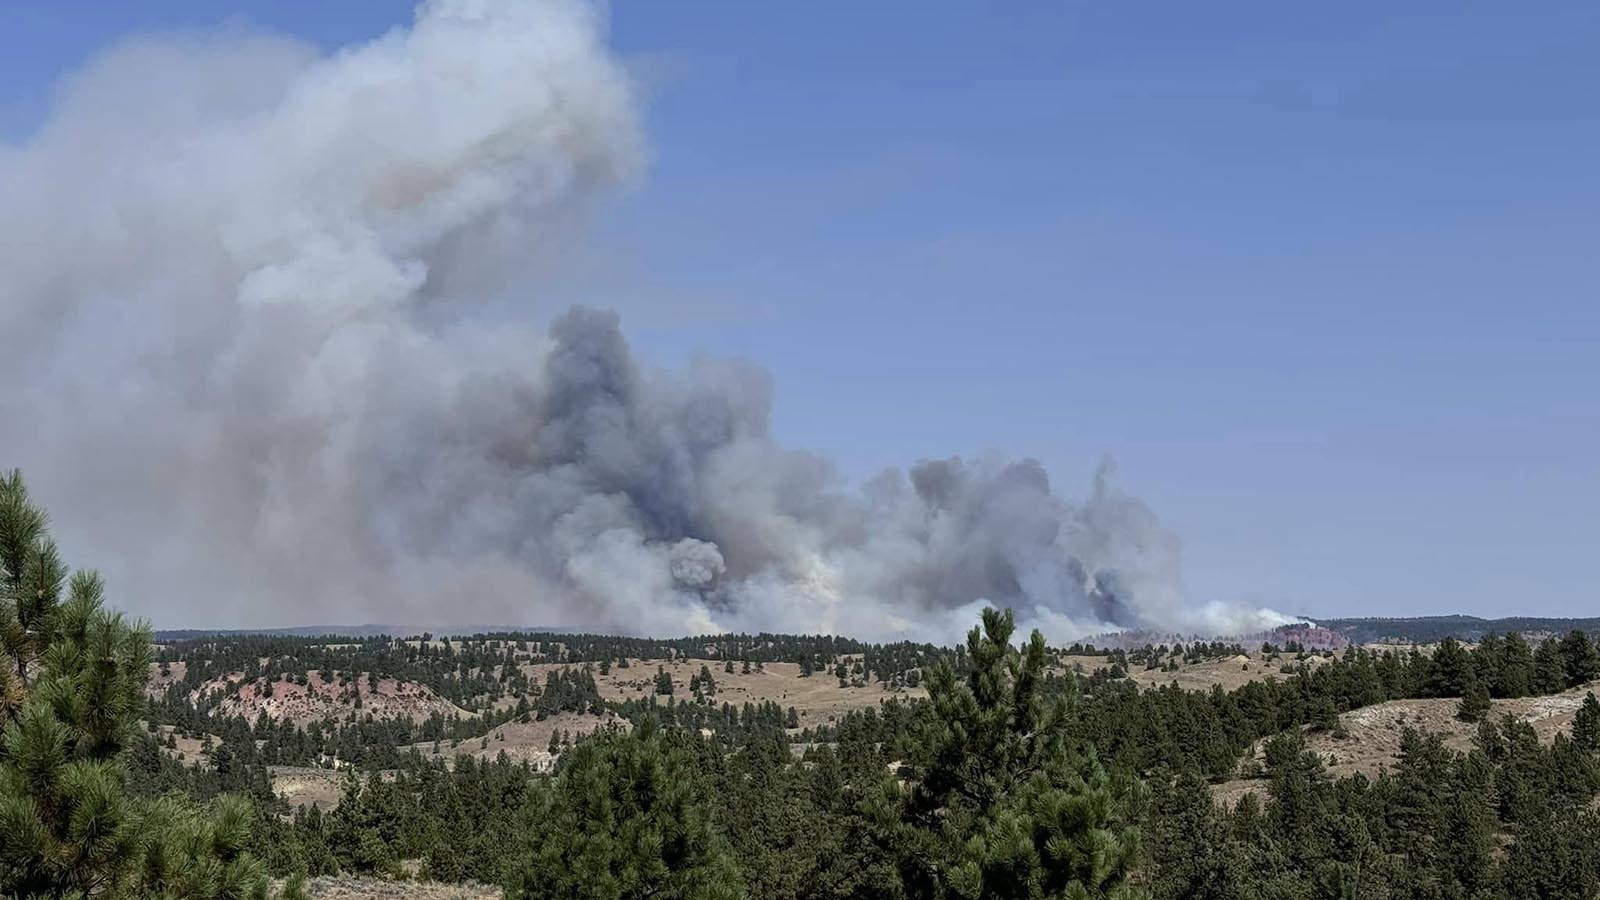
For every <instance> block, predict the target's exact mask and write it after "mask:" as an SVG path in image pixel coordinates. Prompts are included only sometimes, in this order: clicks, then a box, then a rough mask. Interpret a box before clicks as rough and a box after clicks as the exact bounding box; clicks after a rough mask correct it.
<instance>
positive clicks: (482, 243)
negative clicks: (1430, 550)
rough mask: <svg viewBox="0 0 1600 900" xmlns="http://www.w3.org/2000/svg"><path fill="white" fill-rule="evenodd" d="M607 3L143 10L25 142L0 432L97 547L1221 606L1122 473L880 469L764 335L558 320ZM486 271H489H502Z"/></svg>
mask: <svg viewBox="0 0 1600 900" xmlns="http://www.w3.org/2000/svg"><path fill="white" fill-rule="evenodd" d="M604 24H605V23H604V22H603V20H602V17H601V16H600V15H599V13H598V12H597V11H596V10H595V9H594V8H592V7H590V6H586V5H582V4H580V3H578V2H557V0H547V2H537V3H530V2H510V0H507V2H491V0H429V2H426V3H424V4H423V5H422V6H421V7H419V9H418V11H417V15H416V20H415V22H414V24H413V25H412V26H411V27H410V28H408V29H402V30H396V31H394V32H392V33H390V34H387V35H385V36H383V37H380V38H378V39H376V40H374V41H372V42H370V43H367V44H364V45H361V46H355V47H350V48H347V49H345V50H343V51H342V52H339V53H336V54H333V55H322V54H319V53H318V52H316V51H315V50H314V49H313V48H311V47H308V46H306V45H303V44H301V43H299V42H296V41H293V40H289V39H284V38H279V37H267V36H259V35H240V34H233V35H227V36H209V37H196V36H187V37H180V38H168V39H146V40H141V41H136V42H132V43H127V44H124V45H122V46H120V47H119V48H117V49H115V50H114V51H112V52H109V53H107V54H105V55H103V56H102V57H100V58H99V59H97V60H96V61H95V62H93V63H92V64H91V65H89V66H87V67H86V68H85V69H84V70H83V71H80V72H78V73H76V74H75V75H73V76H72V77H71V78H70V79H69V80H68V81H66V82H65V83H64V84H63V85H62V87H61V91H60V95H59V98H58V102H57V104H56V106H55V108H54V111H53V114H52V116H51V117H50V119H49V120H48V121H47V122H46V123H45V124H44V125H43V126H42V127H41V128H40V129H39V130H38V131H37V133H35V134H34V135H33V136H31V137H30V138H28V139H27V140H26V141H24V142H23V143H21V144H18V145H15V146H4V147H0V196H4V197H5V198H6V200H5V202H4V204H3V206H0V271H3V272H4V278H3V281H0V377H3V378H4V383H5V384H6V390H5V391H4V392H3V395H0V421H3V422H4V425H3V426H0V428H3V433H0V447H3V450H4V455H5V457H7V458H8V459H7V460H5V461H6V462H7V463H10V462H12V461H15V463H16V464H19V465H21V466H22V467H23V468H24V469H25V472H26V474H27V475H28V477H29V478H30V480H31V482H32V483H33V484H34V487H35V490H36V492H37V493H38V494H39V496H40V497H41V498H42V499H43V500H44V501H45V502H46V503H47V504H48V505H49V506H50V507H51V509H52V511H53V512H54V513H55V515H56V518H57V531H58V533H59V534H60V535H61V536H62V537H63V538H64V543H66V545H67V546H66V550H67V551H68V553H69V555H70V557H71V558H72V559H74V560H75V561H77V562H81V563H88V564H94V565H98V566H100V567H102V568H103V569H105V570H107V575H108V577H109V578H110V579H111V584H112V585H113V586H114V588H115V589H116V592H117V594H118V595H119V599H118V602H119V603H120V604H121V605H123V606H126V607H129V608H132V609H134V610H136V611H139V612H141V613H144V614H147V615H151V616H154V617H155V618H156V619H157V621H158V622H159V623H161V624H171V625H184V624H197V625H198V624H206V625H218V624H231V623H250V624H287V623H303V622H330V621H351V620H357V619H366V620H372V619H376V620H381V621H391V622H418V621H428V622H438V621H456V622H513V623H543V624H559V625H568V626H587V627H593V628H597V629H607V630H620V631H626V632H635V633H639V632H649V633H685V632H700V631H716V630H724V629H748V630H754V629H774V630H785V631H806V632H816V631H832V632H839V633H847V634H853V635H861V636H868V637H895V636H902V635H904V636H914V637H931V638H937V639H941V640H942V639H948V638H950V637H952V636H954V635H955V634H956V633H958V629H961V628H964V627H965V626H966V624H967V623H969V622H970V621H971V618H972V610H973V608H974V607H975V606H978V605H980V604H982V603H985V602H988V603H995V604H1007V605H1011V606H1013V607H1015V608H1017V610H1018V612H1019V615H1020V616H1021V617H1022V618H1023V619H1025V620H1028V621H1031V622H1033V623H1037V624H1040V625H1043V626H1045V627H1046V628H1047V629H1048V631H1049V632H1050V633H1051V634H1052V635H1055V636H1070V635H1073V634H1078V633H1086V632H1094V631H1102V630H1105V629H1107V628H1117V627H1125V626H1140V625H1149V626H1159V627H1165V628H1175V629H1184V630H1196V629H1204V630H1214V629H1216V628H1219V627H1223V626H1224V625H1227V626H1233V625H1240V626H1255V625H1259V624H1262V623H1263V622H1265V623H1270V621H1271V620H1272V615H1271V614H1270V613H1265V612H1262V613H1259V614H1255V613H1250V614H1247V615H1245V616H1244V618H1246V619H1250V620H1252V621H1244V622H1235V621H1234V620H1235V619H1236V618H1238V616H1239V611H1237V610H1231V609H1227V608H1221V607H1209V608H1203V609H1195V608H1190V607H1186V606H1185V605H1184V604H1183V602H1182V598H1181V593H1180V588H1179V547H1178V542H1177V541H1176V540H1175V539H1174V538H1173V537H1172V536H1171V535H1169V534H1168V533H1167V532H1165V531H1164V530H1163V529H1162V528H1161V526H1160V524H1159V523H1158V521H1157V520H1156V517H1155V516H1154V515H1153V514H1152V513H1151V512H1150V510H1149V509H1147V508H1146V507H1145V505H1144V504H1142V503H1140V502H1139V501H1138V500H1136V499H1133V498H1131V497H1128V496H1125V495H1124V494H1122V493H1119V492H1118V491H1117V490H1116V489H1115V488H1114V487H1113V486H1112V485H1111V483H1110V481H1109V479H1108V478H1107V477H1106V475H1105V473H1102V474H1101V476H1099V477H1098V478H1097V479H1096V480H1095V482H1094V484H1093V486H1092V489H1091V491H1090V492H1089V495H1088V497H1087V499H1086V500H1084V501H1083V502H1081V503H1072V502H1069V501H1067V500H1066V499H1063V497H1062V496H1061V495H1059V494H1058V493H1056V491H1055V489H1054V487H1053V486H1052V484H1051V481H1050V478H1049V476H1048V475H1047V474H1046V473H1045V471H1044V469H1043V468H1042V467H1041V466H1040V465H1039V464H1038V463H1036V462H1034V461H1032V460H1006V459H999V458H990V457H979V458H973V459H960V458H950V459H943V460H931V461H924V462H919V463H917V464H916V465H914V466H912V467H910V469H909V470H908V471H904V472H901V471H889V472H885V473H883V474H882V475H880V476H878V477H876V478H874V479H871V480H870V481H869V482H868V483H866V484H864V485H860V486H851V485H849V484H846V483H844V482H843V480H842V479H841V478H840V476H839V475H838V474H837V473H836V471H835V470H834V468H833V467H832V466H831V465H830V464H829V462H828V461H827V460H826V459H824V458H822V457H819V456H816V455H813V454H810V453H806V452H799V451H795V450H789V449H785V448H783V447H780V446H778V445H777V444H776V443H775V442H774V441H773V440H772V439H771V437H770V435H769V432H768V418H769V412H770V407H771V402H772V386H771V384H770V381H769V379H768V377H767V375H766V374H765V373H764V372H763V371H761V370H760V369H758V368H756V367H754V366H751V365H749V364H746V363H741V362H728V361H713V360H707V361H700V362H696V363H694V364H692V365H690V366H689V367H687V369H685V370H681V371H658V370H655V369H653V368H651V367H649V366H648V365H646V364H644V363H642V362H641V361H640V360H639V359H636V358H635V356H634V355H633V353H632V352H631V350H630V348H629V345H628V342H627V340H626V339H625V337H624V335H623V332H622V331H621V328H620V324H619V320H618V317H617V316H616V315H615V314H613V313H610V312H605V311H600V310H595V309H582V308H580V309H572V310H570V311H567V312H565V313H561V314H560V315H558V316H555V317H554V318H553V320H550V324H549V327H548V329H545V328H543V327H539V326H537V325H536V324H535V323H542V322H545V321H547V317H548V316H549V315H550V313H551V312H552V311H548V310H544V309H543V307H542V305H541V304H542V301H541V298H540V280H539V269H540V262H541V258H542V256H541V255H542V254H546V253H550V252H554V251H552V250H551V249H550V248H551V247H552V246H553V245H554V243H555V235H558V234H561V233H564V232H567V231H570V229H571V228H573V227H574V226H575V224H576V223H577V222H579V221H581V218H582V215H581V214H582V211H583V209H584V208H585V206H586V205H587V204H589V202H590V201H591V200H592V199H594V198H595V197H597V196H600V195H603V194H604V193H605V192H606V191H607V190H608V189H609V188H611V187H612V186H614V185H616V184H618V183H620V182H624V181H626V180H627V179H628V178H629V177H631V176H632V175H633V174H634V173H635V172H636V171H638V170H639V169H640V168H641V165H640V164H641V160H642V156H643V154H642V141H641V138H640V134H639V126H638V122H637V115H636V109H635V106H636V100H635V97H634V92H633V90H632V88H631V86H630V83H629V79H628V77H627V75H626V73H625V72H624V70H623V68H622V67H621V65H620V64H619V63H618V61H617V60H616V59H614V58H613V57H612V56H611V54H610V53H609V52H608V50H607V48H606V47H605V46H604V43H603V36H602V32H603V27H604ZM491 301H492V302H491Z"/></svg>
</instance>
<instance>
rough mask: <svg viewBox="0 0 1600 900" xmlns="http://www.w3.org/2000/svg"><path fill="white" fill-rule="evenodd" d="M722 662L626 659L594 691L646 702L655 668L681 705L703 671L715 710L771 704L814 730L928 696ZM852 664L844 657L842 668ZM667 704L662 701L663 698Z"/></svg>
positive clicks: (599, 678)
mask: <svg viewBox="0 0 1600 900" xmlns="http://www.w3.org/2000/svg"><path fill="white" fill-rule="evenodd" d="M723 662H724V661H723V660H720V659H679V660H674V661H672V662H667V661H666V660H652V659H630V660H628V668H622V667H620V666H618V665H617V664H615V663H612V665H611V671H610V672H609V673H607V674H603V675H602V674H601V673H600V669H599V667H598V666H596V667H595V668H594V680H595V686H596V687H598V688H599V689H600V696H601V697H603V698H604V699H606V700H628V699H634V700H644V699H648V698H649V697H650V696H651V695H652V694H654V693H655V678H656V671H657V667H665V669H666V671H667V673H668V674H670V675H671V676H672V684H673V696H674V697H675V698H677V699H678V700H679V701H680V702H681V701H683V700H685V699H689V698H691V697H693V695H692V694H691V693H689V679H690V678H692V677H693V676H695V675H698V674H699V673H700V667H701V666H705V667H706V668H707V669H708V670H710V672H711V677H712V679H713V680H714V681H715V683H716V694H715V695H714V696H713V697H712V698H711V699H712V700H713V701H715V702H716V703H718V704H719V705H720V704H722V703H731V704H733V705H734V706H735V707H741V706H743V705H744V704H746V703H753V704H757V705H759V704H761V703H764V702H767V701H769V700H770V701H772V702H773V703H776V704H778V705H779V706H781V707H783V708H784V709H785V710H787V709H788V708H789V707H791V706H792V707H794V708H795V711H796V712H797V713H798V714H799V716H800V724H801V725H802V726H807V725H809V726H816V725H823V724H827V723H829V722H833V721H835V720H837V719H838V717H839V716H841V715H843V714H844V713H846V712H849V711H851V710H856V709H866V708H868V707H874V706H877V705H879V704H880V703H884V702H886V701H888V700H890V699H892V698H896V697H898V698H900V699H911V698H914V697H926V696H928V692H927V691H926V690H925V689H923V688H921V687H915V688H906V689H904V690H900V691H891V690H889V689H888V688H887V687H886V686H885V685H884V684H883V683H881V682H876V681H873V682H868V683H867V684H865V685H863V686H861V687H850V686H846V687H840V686H839V679H838V678H837V677H835V676H834V674H833V673H832V672H831V671H828V672H822V671H818V672H816V673H814V674H813V675H812V676H811V677H809V678H801V677H800V664H799V663H766V664H765V665H764V666H763V667H762V668H761V669H756V668H754V667H753V666H752V668H751V669H750V674H748V675H745V674H743V668H742V664H741V663H738V662H735V663H734V664H733V665H734V670H733V671H732V672H724V671H723V669H722V666H723ZM854 662H855V659H854V658H846V660H845V663H846V665H851V664H853V663H854ZM572 667H573V666H572V664H570V663H567V664H561V663H524V664H523V665H522V667H521V668H522V671H524V672H526V673H527V674H528V676H529V677H530V678H533V679H535V680H536V681H537V682H538V683H540V684H543V683H544V679H545V673H547V672H549V671H551V670H553V669H570V668H572ZM661 699H663V700H664V699H665V698H661Z"/></svg>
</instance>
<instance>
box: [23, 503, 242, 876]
mask: <svg viewBox="0 0 1600 900" xmlns="http://www.w3.org/2000/svg"><path fill="white" fill-rule="evenodd" d="M46 522H47V519H46V517H45V514H44V512H43V511H42V510H41V509H39V508H38V507H37V506H35V505H34V504H33V503H32V502H31V501H30V500H29V498H28V492H27V489H26V487H25V486H24V484H23V481H22V476H21V474H20V473H18V472H15V471H13V472H11V473H10V475H8V476H6V477H4V478H0V672H4V675H3V676H0V723H3V724H4V733H3V736H0V895H6V896H22V897H35V896H47V897H68V896H75V897H146V896H155V895H160V896H162V897H172V898H184V897H241V898H243V897H260V896H265V893H266V888H267V882H266V878H265V872H264V870H263V868H262V866H261V864H260V863H259V862H258V861H256V860H255V859H253V858H252V857H251V856H250V854H249V853H247V852H245V850H244V847H245V844H246V843H247V841H248V840H249V836H250V828H249V826H250V821H251V812H250V809H249V807H248V806H247V805H246V804H244V803H242V802H240V801H234V800H225V801H221V802H219V803H218V804H217V805H216V806H214V807H213V808H212V809H210V810H199V809H196V808H194V807H192V806H189V805H187V804H185V803H182V802H180V801H177V800H171V799H163V800H159V801H144V800H140V799H138V798H135V797H131V796H129V795H128V794H127V793H126V791H125V789H124V784H125V781H126V777H127V775H126V767H125V764H124V753H123V746H124V741H125V740H126V739H127V738H128V737H130V736H131V735H133V734H134V724H135V719H136V718H137V716H138V713H139V711H140V709H141V708H142V704H143V690H144V684H145V681H146V678H147V676H148V674H149V666H150V633H149V630H148V629H147V628H146V627H145V626H143V625H142V624H141V625H130V624H129V623H128V622H126V621H125V620H124V619H123V617H122V616H121V615H120V614H117V613H113V612H110V611H108V610H106V609H105V607H104V603H103V592H104V585H103V584H102V582H101V579H100V576H99V575H97V574H96V573H94V572H88V571H80V572H77V573H75V574H72V575H70V576H69V575H68V572H67V568H66V566H65V564H63V563H62V561H61V559H60V557H59V555H58V554H57V552H56V548H55V544H54V543H53V542H52V541H51V540H50V536H49V534H48V532H47V529H46ZM63 591H64V592H65V596H66V599H65V601H64V602H63V600H62V594H63Z"/></svg>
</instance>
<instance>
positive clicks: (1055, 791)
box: [871, 609, 1141, 900]
mask: <svg viewBox="0 0 1600 900" xmlns="http://www.w3.org/2000/svg"><path fill="white" fill-rule="evenodd" d="M1015 628H1016V623H1015V619H1014V618H1013V616H1012V613H1011V611H1010V610H1007V611H1005V612H1003V613H1002V612H998V611H996V610H993V609H987V610H984V613H983V622H982V627H981V628H974V629H973V630H972V632H971V633H970V634H969V635H968V636H967V655H968V657H969V660H970V671H969V673H968V675H967V676H966V678H965V679H960V680H958V679H957V678H956V675H955V672H954V670H953V669H952V668H951V667H950V665H949V663H948V662H940V663H939V664H938V665H937V666H935V667H933V668H932V669H931V670H930V671H929V673H928V677H927V685H928V694H929V699H930V700H931V701H932V703H933V708H934V722H935V724H934V727H933V730H932V733H931V734H929V735H928V736H927V737H928V740H929V742H930V744H931V751H930V754H929V756H928V757H927V761H926V762H925V763H923V764H920V765H918V766H914V767H910V770H909V771H908V772H907V773H906V774H907V775H908V776H909V789H907V788H905V787H903V786H902V785H901V784H900V783H899V782H897V781H895V780H889V781H886V782H885V785H884V789H883V791H882V792H881V794H880V795H879V796H878V797H877V798H876V799H875V802H874V803H873V804H872V809H871V812H872V814H873V815H874V817H875V818H876V819H877V821H878V823H879V825H878V828H879V832H878V836H879V840H880V841H881V842H882V843H884V844H885V846H886V847H887V848H888V849H889V851H890V853H891V855H893V856H894V857H895V858H896V859H897V860H898V861H899V867H900V871H901V877H902V879H903V880H904V884H905V888H906V893H907V894H908V895H909V896H910V897H912V898H917V900H922V898H927V900H955V898H961V900H1013V898H1016V900H1057V898H1059V900H1091V898H1093V900H1098V898H1131V897H1135V896H1141V893H1140V892H1139V891H1138V890H1137V889H1136V888H1134V887H1133V886H1132V885H1130V883H1129V874H1130V870H1131V869H1132V867H1133V865H1134V863H1135V861H1136V859H1137V857H1138V852H1139V833H1138V829H1137V828H1136V827H1135V826H1133V825H1131V824H1129V823H1128V821H1127V818H1128V817H1126V816H1124V809H1125V804H1126V802H1127V801H1128V799H1129V795H1130V793H1131V792H1132V791H1133V790H1135V789H1136V786H1133V785H1121V784H1113V782H1112V780H1111V779H1110V778H1109V777H1108V776H1107V774H1106V772H1105V770H1104V769H1102V768H1101V766H1100V764H1099V763H1098V761H1096V759H1095V757H1094V753H1093V749H1092V748H1085V749H1083V750H1078V749H1076V748H1073V747H1071V746H1069V742H1068V738H1069V736H1068V734H1067V729H1068V722H1069V720H1068V709H1067V702H1066V698H1065V697H1064V696H1061V695H1059V694H1058V695H1057V696H1055V697H1054V698H1053V699H1052V698H1050V697H1047V696H1046V694H1045V692H1044V678H1045V674H1046V664H1047V660H1048V656H1047V653H1046V649H1045V642H1044V636H1043V635H1041V634H1040V633H1039V632H1038V631H1035V632H1033V636H1032V638H1031V639H1030V640H1029V641H1028V643H1027V645H1026V646H1025V647H1024V648H1022V650H1021V651H1020V652H1019V651H1018V649H1017V648H1016V647H1014V646H1012V643H1011V636H1012V633H1013V632H1014V630H1015Z"/></svg>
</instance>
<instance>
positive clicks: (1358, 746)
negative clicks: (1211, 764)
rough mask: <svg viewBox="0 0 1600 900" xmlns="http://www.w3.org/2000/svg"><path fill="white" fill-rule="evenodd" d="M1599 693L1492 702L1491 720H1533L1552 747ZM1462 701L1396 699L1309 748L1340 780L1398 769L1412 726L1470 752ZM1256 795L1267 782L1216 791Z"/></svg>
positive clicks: (1347, 717) (1315, 736)
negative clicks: (1461, 716)
mask: <svg viewBox="0 0 1600 900" xmlns="http://www.w3.org/2000/svg"><path fill="white" fill-rule="evenodd" d="M1596 690H1600V682H1593V683H1590V684H1588V685H1585V686H1583V687H1577V688H1573V689H1572V690H1570V691H1564V692H1562V693H1560V694H1550V695H1548V696H1544V697H1518V698H1516V699H1513V700H1495V701H1493V702H1492V703H1491V704H1490V707H1491V709H1490V713H1489V716H1490V718H1491V719H1494V720H1499V719H1500V718H1501V717H1502V716H1506V715H1510V716H1513V717H1515V718H1517V719H1520V720H1522V721H1524V722H1527V723H1528V724H1530V725H1532V726H1533V730H1534V732H1535V733H1537V734H1538V735H1539V739H1540V740H1541V741H1544V742H1545V743H1549V742H1550V741H1553V740H1555V736H1556V735H1557V734H1560V733H1562V732H1566V731H1569V730H1570V729H1571V728H1572V717H1573V714H1574V713H1576V712H1577V711H1578V707H1579V706H1581V705H1582V704H1583V698H1584V695H1585V694H1587V693H1588V692H1590V691H1596ZM1459 703H1460V701H1459V700H1457V699H1455V698H1437V699H1427V700H1391V701H1389V702H1387V703H1377V704H1374V705H1372V706H1364V707H1362V708H1360V709H1353V710H1351V711H1349V712H1347V713H1345V714H1343V715H1341V716H1340V717H1339V723H1340V724H1341V725H1342V726H1344V731H1345V732H1347V734H1346V735H1345V736H1344V737H1337V736H1335V735H1334V733H1333V732H1313V731H1309V730H1307V732H1306V745H1307V749H1309V750H1310V751H1312V752H1313V753H1316V754H1317V755H1318V756H1320V757H1322V761H1323V764H1324V765H1326V766H1327V769H1328V774H1330V775H1332V776H1334V777H1336V778H1342V777H1344V776H1347V775H1355V774H1362V775H1367V776H1373V775H1376V774H1378V773H1379V772H1381V771H1383V770H1384V769H1387V768H1389V767H1391V766H1393V765H1394V763H1395V762H1396V761H1397V760H1398V759H1399V758H1400V737H1401V735H1402V733H1404V731H1405V729H1407V728H1414V729H1416V730H1417V731H1421V732H1425V733H1429V734H1437V735H1439V736H1440V738H1441V739H1442V740H1443V741H1444V744H1445V746H1447V747H1450V748H1451V749H1453V750H1461V751H1466V750H1470V749H1471V748H1472V741H1473V737H1474V735H1476V733H1477V730H1478V726H1477V725H1476V724H1473V723H1469V722H1463V721H1461V720H1460V719H1457V718H1456V707H1457V705H1458V704H1459ZM1260 752H1261V747H1260V745H1259V744H1258V745H1257V747H1256V748H1255V753H1254V757H1253V758H1256V759H1259V757H1260ZM1246 765H1248V762H1247V763H1246ZM1251 793H1253V794H1256V795H1257V796H1260V797H1263V798H1264V797H1265V794H1266V782H1265V781H1262V780H1260V779H1244V778H1241V779H1235V780H1233V781H1227V782H1224V783H1222V784H1219V785H1215V786H1214V787H1213V789H1212V794H1213V795H1214V796H1215V797H1216V798H1217V799H1218V800H1221V801H1223V802H1224V803H1229V804H1232V803H1236V802H1238V800H1239V798H1241V797H1243V796H1244V795H1245V794H1251Z"/></svg>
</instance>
